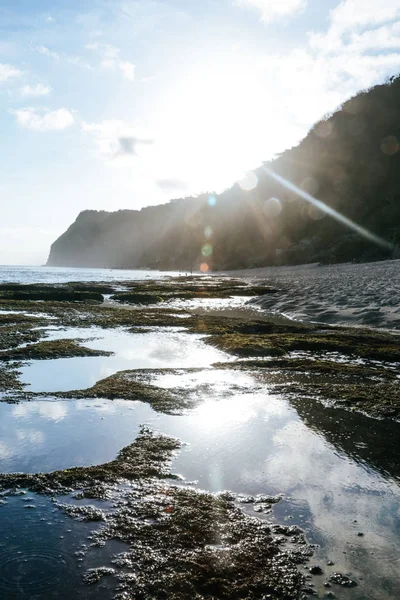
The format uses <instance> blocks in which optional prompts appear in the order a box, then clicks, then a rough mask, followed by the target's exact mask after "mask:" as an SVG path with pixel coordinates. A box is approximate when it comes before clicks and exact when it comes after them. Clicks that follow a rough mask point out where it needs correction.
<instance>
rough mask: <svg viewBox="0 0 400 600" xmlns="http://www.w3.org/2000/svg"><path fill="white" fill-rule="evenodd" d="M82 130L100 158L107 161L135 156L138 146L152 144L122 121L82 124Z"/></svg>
mask: <svg viewBox="0 0 400 600" xmlns="http://www.w3.org/2000/svg"><path fill="white" fill-rule="evenodd" d="M82 129H83V131H84V132H85V133H87V134H89V135H91V136H92V137H93V139H94V141H95V143H96V146H97V148H98V150H99V152H100V154H101V156H102V157H103V158H105V159H107V160H115V159H117V158H124V157H125V158H131V157H133V156H137V150H138V146H140V145H149V144H152V143H153V142H152V140H150V139H146V138H145V137H142V136H139V135H138V134H137V132H136V130H135V129H134V128H133V127H132V126H131V125H129V124H128V123H125V122H124V121H118V120H104V121H100V122H99V123H85V122H83V123H82Z"/></svg>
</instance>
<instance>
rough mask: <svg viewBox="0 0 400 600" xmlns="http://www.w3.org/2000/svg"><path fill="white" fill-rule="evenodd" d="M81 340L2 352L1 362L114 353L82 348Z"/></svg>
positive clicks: (40, 344)
mask: <svg viewBox="0 0 400 600" xmlns="http://www.w3.org/2000/svg"><path fill="white" fill-rule="evenodd" d="M78 341H79V340H70V339H65V340H51V341H42V342H38V343H37V344H29V345H28V346H24V347H23V348H14V349H11V350H6V351H3V352H0V360H2V361H8V360H45V359H54V358H72V357H79V356H110V355H111V354H113V353H112V352H108V351H106V350H93V349H92V348H87V347H85V346H81V345H80V344H79V343H77V342H78Z"/></svg>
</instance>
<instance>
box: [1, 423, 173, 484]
mask: <svg viewBox="0 0 400 600" xmlns="http://www.w3.org/2000/svg"><path fill="white" fill-rule="evenodd" d="M180 445H181V444H180V442H179V441H178V440H176V439H174V438H170V437H167V436H163V435H157V434H154V433H153V432H151V431H150V430H148V429H146V428H142V431H141V435H139V436H138V438H137V439H136V440H135V441H134V442H133V443H132V444H131V445H130V446H126V447H125V448H123V449H122V450H121V452H120V453H119V454H118V456H117V458H116V459H115V460H112V461H110V462H108V463H105V464H102V465H99V466H90V467H73V468H71V469H65V470H62V471H53V472H52V473H38V474H30V473H16V474H15V473H14V474H4V473H3V474H0V487H2V488H3V489H4V488H12V487H28V488H29V489H31V490H32V491H36V492H49V493H57V492H65V491H67V490H68V489H69V488H73V489H82V488H84V489H88V490H89V489H91V488H92V486H93V484H98V483H107V484H111V483H115V482H117V481H119V480H120V479H122V478H123V479H127V480H135V479H142V478H151V477H156V478H159V479H160V478H161V479H162V478H167V477H168V478H174V475H173V474H172V473H171V472H170V464H171V460H172V456H173V453H174V452H175V451H176V450H178V449H179V448H180Z"/></svg>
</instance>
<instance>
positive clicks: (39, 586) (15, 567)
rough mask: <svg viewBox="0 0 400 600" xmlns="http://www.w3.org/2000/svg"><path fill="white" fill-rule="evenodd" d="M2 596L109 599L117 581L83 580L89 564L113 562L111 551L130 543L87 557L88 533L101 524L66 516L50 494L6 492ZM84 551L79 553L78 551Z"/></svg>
mask: <svg viewBox="0 0 400 600" xmlns="http://www.w3.org/2000/svg"><path fill="white" fill-rule="evenodd" d="M0 514H1V519H0V597H1V598H4V600H34V599H44V598H46V600H49V599H54V600H70V599H71V598H82V599H85V600H86V599H89V600H91V599H93V600H98V599H99V600H103V599H104V600H107V599H109V598H111V597H113V594H114V593H115V586H116V584H115V581H112V580H110V578H105V579H104V580H103V582H102V585H101V586H94V587H93V588H90V587H88V586H86V585H84V584H83V581H82V575H83V573H84V571H85V570H86V569H88V568H92V567H98V566H103V565H107V564H108V563H109V560H110V551H111V552H118V551H119V552H121V550H122V548H124V546H123V545H122V544H119V543H117V542H114V541H112V548H111V547H110V548H107V549H105V548H94V549H93V550H91V552H89V553H88V554H87V555H84V556H83V557H80V556H79V555H80V553H82V555H83V554H84V553H83V551H82V549H83V548H85V547H86V546H87V545H89V544H90V541H89V540H88V536H89V534H90V532H91V531H93V529H95V528H96V524H94V523H93V522H91V523H82V522H79V523H78V522H77V521H74V520H73V519H70V518H68V517H66V516H65V515H64V514H63V512H62V511H61V510H60V509H58V508H57V507H56V506H55V505H54V503H53V502H52V501H51V500H50V498H48V497H46V496H39V495H37V494H32V493H31V492H29V491H26V492H24V491H21V492H19V493H18V494H17V495H13V494H12V493H7V492H6V493H5V494H2V495H1V505H0ZM76 553H78V554H76Z"/></svg>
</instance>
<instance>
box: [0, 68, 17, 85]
mask: <svg viewBox="0 0 400 600" xmlns="http://www.w3.org/2000/svg"><path fill="white" fill-rule="evenodd" d="M21 75H22V71H20V70H19V69H17V67H13V66H12V65H6V64H4V63H0V83H2V82H3V81H8V80H9V79H15V78H17V77H21Z"/></svg>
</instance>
